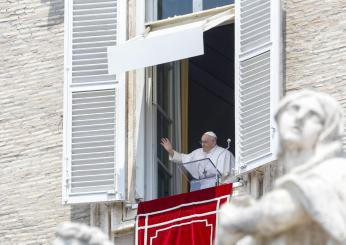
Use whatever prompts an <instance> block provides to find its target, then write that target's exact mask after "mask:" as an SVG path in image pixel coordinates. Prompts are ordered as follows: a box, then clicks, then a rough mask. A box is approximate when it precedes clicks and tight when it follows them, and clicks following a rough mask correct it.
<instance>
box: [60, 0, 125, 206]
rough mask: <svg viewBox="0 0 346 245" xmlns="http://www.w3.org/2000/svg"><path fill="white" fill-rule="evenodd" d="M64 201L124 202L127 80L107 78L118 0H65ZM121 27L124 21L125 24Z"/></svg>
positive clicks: (116, 33)
mask: <svg viewBox="0 0 346 245" xmlns="http://www.w3.org/2000/svg"><path fill="white" fill-rule="evenodd" d="M65 6H66V9H65V87H64V88H65V103H64V104H65V105H64V161H63V201H64V202H65V203H86V202H87V203H89V202H102V201H114V200H123V199H124V184H125V183H124V176H123V175H124V130H125V127H124V117H125V115H124V111H125V110H124V105H125V103H124V82H125V81H124V76H123V75H119V77H115V75H108V65H107V63H108V60H107V46H114V45H116V43H117V42H118V41H119V40H120V39H121V38H122V37H121V36H120V37H119V30H121V29H120V28H119V26H118V21H119V17H117V12H118V11H117V10H118V9H119V6H118V5H117V0H72V1H71V0H68V1H65ZM122 24H123V23H122Z"/></svg>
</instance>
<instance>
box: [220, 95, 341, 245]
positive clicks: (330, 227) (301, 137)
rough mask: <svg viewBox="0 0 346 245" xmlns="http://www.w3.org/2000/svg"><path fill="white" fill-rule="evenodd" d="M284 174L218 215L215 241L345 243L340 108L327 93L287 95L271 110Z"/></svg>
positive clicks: (240, 244) (239, 243)
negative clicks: (256, 196)
mask: <svg viewBox="0 0 346 245" xmlns="http://www.w3.org/2000/svg"><path fill="white" fill-rule="evenodd" d="M275 119H276V122H277V124H278V129H279V141H280V146H279V148H280V149H279V153H278V161H279V163H280V164H283V166H284V175H283V176H282V177H280V178H278V179H277V180H276V182H275V184H274V188H273V190H272V191H270V192H268V193H266V194H265V195H264V196H263V197H262V198H261V199H259V200H253V199H251V198H250V197H247V196H245V197H239V198H236V197H235V198H234V199H232V200H231V202H230V203H228V204H226V205H224V207H223V208H222V209H221V211H220V215H219V227H218V236H217V237H218V238H217V242H216V243H217V244H218V245H226V244H237V245H244V244H245V245H250V244H256V245H262V244H269V245H271V244H272V245H273V244H275V245H284V244H289V245H298V244H299V245H300V244H303V245H305V244H307V245H308V244H313V245H320V244H321V245H322V244H323V245H325V244H328V245H336V244H346V159H345V158H344V153H343V145H342V135H343V120H342V109H341V107H340V105H339V104H338V103H337V102H336V100H335V99H333V98H332V97H330V96H329V95H327V94H324V93H319V92H313V91H304V90H303V91H300V92H298V93H295V94H291V95H288V96H287V97H285V98H284V99H283V100H282V101H281V102H280V104H279V109H278V111H277V113H276V115H275Z"/></svg>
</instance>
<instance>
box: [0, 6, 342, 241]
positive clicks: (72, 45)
mask: <svg viewBox="0 0 346 245" xmlns="http://www.w3.org/2000/svg"><path fill="white" fill-rule="evenodd" d="M178 2H181V1H174V0H157V1H156V0H146V1H144V0H143V1H138V0H137V1H136V0H128V1H124V0H118V1H117V0H73V1H65V3H64V2H63V0H51V1H43V0H41V1H39V0H32V1H28V0H21V1H13V0H7V1H2V2H1V3H0V30H1V31H0V47H1V54H2V55H1V70H0V84H1V87H2V89H1V91H0V103H1V114H0V133H1V134H0V136H1V137H0V156H1V157H0V161H1V165H0V166H1V177H0V190H1V193H2V195H1V198H0V244H50V242H51V241H52V239H53V238H54V232H55V228H56V226H57V224H59V223H60V222H63V221H69V220H72V221H76V222H83V223H87V224H91V225H96V226H99V227H101V228H102V229H103V230H104V231H105V232H106V233H108V234H109V236H110V239H112V240H114V242H115V244H132V243H134V219H135V215H136V207H137V203H138V202H139V201H140V200H149V199H154V198H157V197H160V196H166V195H172V194H175V193H180V192H184V191H186V189H187V186H186V183H185V182H184V181H183V180H182V177H181V174H180V173H179V171H178V169H177V168H176V166H175V165H173V164H172V163H170V162H169V161H168V159H167V155H165V153H164V151H163V150H162V148H161V147H160V146H159V144H158V140H159V138H160V137H170V138H171V139H172V140H173V142H174V146H175V148H176V149H177V150H180V151H183V152H189V151H191V150H192V149H195V148H197V147H198V144H197V143H198V141H199V140H200V135H201V133H202V132H204V131H207V130H213V131H215V132H216V134H217V135H218V136H219V145H221V146H225V145H226V139H227V138H231V139H232V143H231V151H232V152H233V153H234V154H235V158H236V165H235V166H233V167H234V173H235V174H236V175H238V176H239V177H241V178H242V180H243V181H242V184H237V186H238V187H237V188H236V193H239V192H248V193H251V194H252V195H253V196H255V197H259V196H261V195H262V194H263V193H265V192H267V191H268V190H269V189H270V188H271V185H272V182H273V181H274V180H275V178H276V177H277V176H278V175H280V168H279V167H277V166H276V164H275V146H276V143H275V140H276V130H275V124H273V122H272V115H273V111H274V110H275V106H276V104H277V101H278V99H279V98H280V97H281V96H282V95H284V94H286V93H290V92H292V91H296V90H299V89H304V88H307V89H316V90H319V91H324V92H327V93H330V94H332V95H333V96H334V97H335V98H337V100H338V101H339V102H340V103H341V104H342V106H343V107H344V108H345V109H346V104H345V98H346V89H345V88H344V85H345V83H346V79H345V78H346V70H345V68H344V66H345V65H346V58H345V57H346V47H345V43H346V35H344V32H345V28H346V3H345V2H344V1H342V0H328V1H316V0H285V1H281V2H280V1H279V0H270V1H269V0H242V1H239V2H238V1H236V4H235V5H234V3H233V1H231V0H230V1H227V0H224V1H208V0H203V1H202V0H194V1H192V0H191V1H184V3H179V4H178ZM240 2H241V5H239V3H240ZM64 37H65V38H64ZM132 38H134V39H132ZM129 39H132V41H130V42H127V40H129ZM64 40H65V41H64ZM115 46H116V47H117V48H109V49H108V51H107V47H115ZM64 64H65V65H64ZM109 72H110V73H109ZM64 81H65V83H64ZM215 108H218V109H217V110H216V109H215Z"/></svg>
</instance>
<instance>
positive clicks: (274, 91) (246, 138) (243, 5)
mask: <svg viewBox="0 0 346 245" xmlns="http://www.w3.org/2000/svg"><path fill="white" fill-rule="evenodd" d="M235 8H236V10H235V12H236V17H235V59H236V62H235V103H236V166H237V167H238V170H239V171H240V172H246V171H249V170H251V169H253V168H256V167H258V166H261V165H263V164H266V163H268V162H271V161H273V160H275V159H276V145H277V135H276V132H277V130H276V125H275V122H274V120H273V114H274V112H275V107H276V105H277V102H278V100H279V98H280V95H281V80H282V79H281V76H282V75H281V74H282V71H281V43H282V41H281V36H282V31H281V7H280V0H236V3H235Z"/></svg>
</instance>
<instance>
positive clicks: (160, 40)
mask: <svg viewBox="0 0 346 245" xmlns="http://www.w3.org/2000/svg"><path fill="white" fill-rule="evenodd" d="M234 10H235V12H236V13H234ZM280 11H281V10H280V5H279V1H269V0H263V1H250V0H239V1H236V5H235V8H234V5H229V6H224V7H220V8H215V9H211V10H208V11H203V12H199V13H194V14H188V15H185V16H178V17H173V18H170V19H165V20H161V21H157V22H152V23H149V24H147V26H146V31H145V32H144V33H143V34H142V35H140V36H137V37H135V38H133V39H131V40H129V41H128V42H126V43H124V44H123V45H119V46H115V47H109V48H108V57H109V63H108V69H109V72H110V73H119V72H123V71H128V70H132V69H137V68H142V67H148V66H156V67H157V68H159V67H160V66H162V65H161V64H165V65H168V64H169V63H170V62H175V63H179V65H178V66H177V65H175V66H174V67H176V68H175V69H178V70H179V76H178V78H176V80H175V82H176V83H178V84H179V86H180V89H179V90H178V91H179V96H180V101H179V102H180V104H181V105H180V106H179V110H180V112H179V115H180V118H179V121H177V123H178V124H179V125H180V136H179V139H178V141H179V142H180V149H178V150H183V151H186V152H187V151H191V150H193V149H195V148H197V147H199V146H198V145H197V142H198V141H199V138H200V136H201V134H202V133H203V132H204V131H207V130H213V131H215V132H216V133H217V134H218V135H219V142H218V143H219V145H221V146H224V145H225V144H224V142H225V140H226V139H227V138H231V139H232V146H231V151H232V152H233V153H235V157H236V166H235V170H236V172H238V173H244V172H247V171H251V170H252V169H254V168H256V167H259V166H261V165H263V164H266V163H268V162H270V161H273V160H275V146H276V143H275V140H276V134H275V132H276V130H275V124H274V121H273V119H272V115H273V112H274V109H275V105H276V103H277V101H278V98H279V96H280V82H281V77H280V76H281V66H280V62H281V59H280V54H281V52H280V48H281V47H280V41H281V40H280V37H281V29H280V28H281V21H280V20H281V18H280ZM234 19H235V20H234ZM114 57H123V59H118V60H116V59H113V58H114ZM171 64H172V63H171ZM165 65H163V66H165ZM168 66H169V65H168ZM159 69H160V68H159ZM150 78H151V79H154V80H155V77H153V76H151V77H150ZM155 82H156V85H157V82H158V80H157V79H156V80H155ZM172 91H173V90H172ZM174 96H175V95H174V94H173V97H174ZM154 145H155V147H156V146H157V147H158V148H159V145H158V142H157V140H156V143H155V144H154ZM156 179H157V176H156ZM158 184H159V183H157V182H156V186H157V185H158ZM166 194H170V193H168V192H167V193H165V194H164V195H166ZM157 196H158V195H154V196H152V198H154V197H157Z"/></svg>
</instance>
